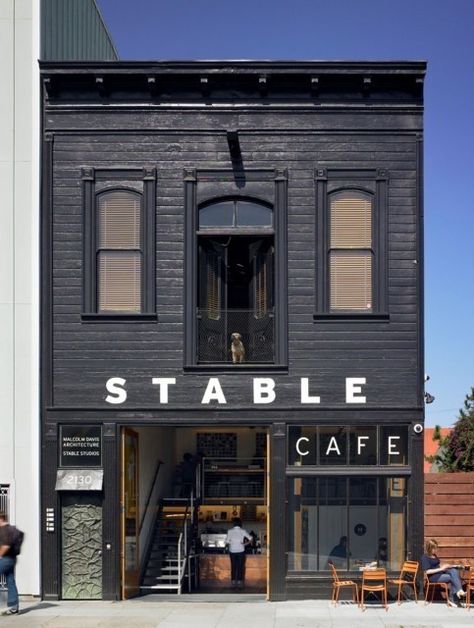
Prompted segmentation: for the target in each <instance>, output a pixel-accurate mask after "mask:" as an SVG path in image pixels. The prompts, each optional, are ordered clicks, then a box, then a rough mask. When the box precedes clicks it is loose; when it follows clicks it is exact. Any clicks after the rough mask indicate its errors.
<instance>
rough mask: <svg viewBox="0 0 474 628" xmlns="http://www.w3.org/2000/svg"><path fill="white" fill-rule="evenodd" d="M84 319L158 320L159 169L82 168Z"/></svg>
mask: <svg viewBox="0 0 474 628" xmlns="http://www.w3.org/2000/svg"><path fill="white" fill-rule="evenodd" d="M82 181H83V194H84V233H83V243H84V300H83V311H82V319H83V320H101V321H113V320H117V319H121V320H124V319H128V318H130V319H133V320H135V319H137V318H140V319H142V320H143V319H146V320H155V319H156V300H155V292H156V291H155V285H156V277H155V223H156V221H155V212H156V170H155V169H154V168H150V169H147V168H130V169H124V170H120V169H107V168H104V169H95V168H84V169H83V170H82Z"/></svg>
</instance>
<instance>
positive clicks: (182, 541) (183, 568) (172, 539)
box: [140, 498, 196, 594]
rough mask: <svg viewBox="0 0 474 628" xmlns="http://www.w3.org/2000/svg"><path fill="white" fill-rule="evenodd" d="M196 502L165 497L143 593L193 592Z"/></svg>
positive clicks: (156, 528)
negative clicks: (184, 588) (185, 588)
mask: <svg viewBox="0 0 474 628" xmlns="http://www.w3.org/2000/svg"><path fill="white" fill-rule="evenodd" d="M193 514H194V503H193V499H192V498H191V499H189V500H188V499H184V500H183V499H176V498H164V499H162V500H161V503H160V508H159V511H158V516H157V518H156V522H155V528H154V534H153V539H152V542H151V549H150V553H149V557H148V562H147V566H146V570H145V573H144V576H143V579H142V583H141V585H140V589H141V590H142V591H143V593H145V592H148V593H152V592H160V591H176V593H178V594H180V593H181V592H182V589H183V587H187V588H188V590H191V589H192V587H193V582H194V581H195V577H196V573H195V571H196V570H195V563H196V559H195V555H194V542H193Z"/></svg>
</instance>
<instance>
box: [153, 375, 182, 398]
mask: <svg viewBox="0 0 474 628" xmlns="http://www.w3.org/2000/svg"><path fill="white" fill-rule="evenodd" d="M151 383H152V384H154V385H155V386H159V387H160V403H168V386H171V385H173V384H176V377H153V379H152V380H151Z"/></svg>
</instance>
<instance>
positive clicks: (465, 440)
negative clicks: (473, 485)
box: [426, 388, 474, 473]
mask: <svg viewBox="0 0 474 628" xmlns="http://www.w3.org/2000/svg"><path fill="white" fill-rule="evenodd" d="M433 440H437V441H438V442H439V445H440V447H439V451H438V453H437V454H435V455H434V456H427V457H426V459H427V460H428V462H432V463H435V464H436V465H437V466H438V469H439V471H441V472H445V473H452V472H454V471H474V388H471V392H470V393H469V394H467V395H466V398H465V400H464V407H463V408H461V409H460V410H459V416H458V418H457V421H456V423H455V424H454V427H453V430H452V431H451V434H449V435H448V436H446V437H445V438H442V437H441V432H440V428H439V426H438V425H437V426H436V428H435V432H434V434H433Z"/></svg>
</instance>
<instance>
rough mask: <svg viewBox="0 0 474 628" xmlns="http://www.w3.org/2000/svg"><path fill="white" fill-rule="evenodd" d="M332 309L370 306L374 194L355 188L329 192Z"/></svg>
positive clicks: (365, 307) (356, 309)
mask: <svg viewBox="0 0 474 628" xmlns="http://www.w3.org/2000/svg"><path fill="white" fill-rule="evenodd" d="M329 223H330V224H329V303H330V310H331V311H338V310H348V311H364V312H370V311H372V309H373V265H374V249H373V196H372V195H371V194H367V193H364V192H360V191H357V190H344V191H341V192H335V193H333V194H331V195H330V200H329Z"/></svg>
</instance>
